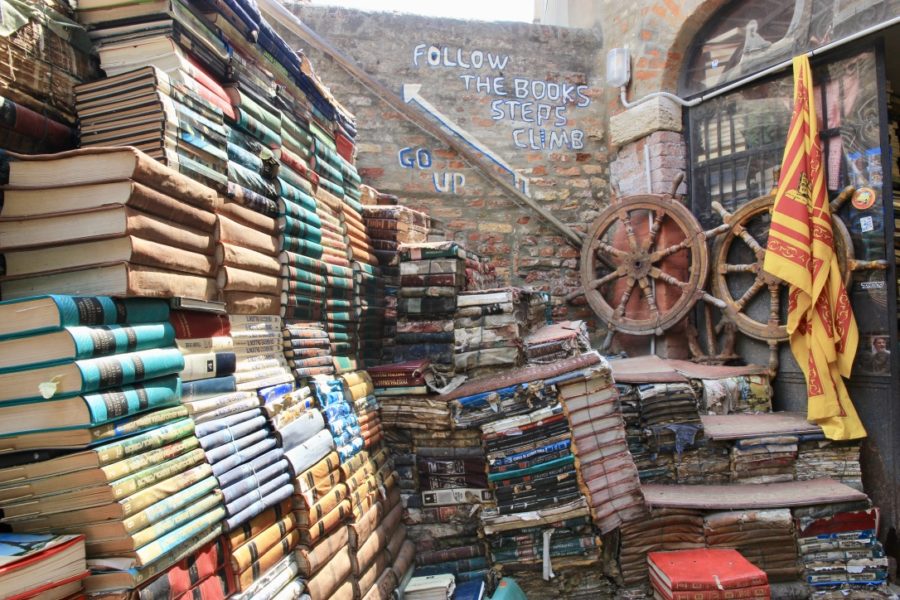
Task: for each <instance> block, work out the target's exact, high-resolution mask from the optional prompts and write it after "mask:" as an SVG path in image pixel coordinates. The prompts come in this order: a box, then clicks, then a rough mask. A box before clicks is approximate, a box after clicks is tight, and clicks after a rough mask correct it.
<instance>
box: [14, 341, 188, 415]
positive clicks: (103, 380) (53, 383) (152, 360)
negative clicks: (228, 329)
mask: <svg viewBox="0 0 900 600" xmlns="http://www.w3.org/2000/svg"><path fill="white" fill-rule="evenodd" d="M183 368H184V357H183V356H182V355H181V352H179V351H178V349H177V348H153V349H150V350H142V351H139V352H126V353H122V354H116V355H113V356H104V357H101V358H88V359H83V360H76V361H74V362H70V363H65V364H59V365H51V366H47V367H38V368H34V369H28V370H19V371H17V372H15V373H0V402H12V401H37V400H49V399H51V398H65V397H67V396H75V395H78V394H84V393H89V392H95V391H98V390H102V389H104V388H109V387H117V386H122V385H129V384H133V383H138V382H141V381H145V380H149V379H153V378H155V377H162V376H164V375H169V374H173V373H177V372H179V371H181V370H182V369H183Z"/></svg>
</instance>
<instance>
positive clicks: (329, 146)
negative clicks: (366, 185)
mask: <svg viewBox="0 0 900 600" xmlns="http://www.w3.org/2000/svg"><path fill="white" fill-rule="evenodd" d="M315 108H316V107H315V106H313V110H312V113H311V118H310V120H309V131H310V134H312V153H311V154H310V158H309V163H310V166H311V167H312V168H313V170H314V171H315V172H316V174H317V175H318V176H319V186H320V187H322V188H324V189H326V190H327V191H328V192H329V193H331V194H333V195H334V196H337V197H338V198H340V199H343V198H344V174H343V166H342V165H343V163H345V162H346V161H345V159H343V158H342V157H341V156H340V155H339V154H338V153H337V145H336V143H335V141H334V135H333V125H332V124H331V123H330V122H329V121H328V120H326V119H325V118H323V117H322V116H321V115H320V114H319V113H318V111H317V110H315ZM357 186H358V184H357Z"/></svg>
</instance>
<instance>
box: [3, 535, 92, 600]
mask: <svg viewBox="0 0 900 600" xmlns="http://www.w3.org/2000/svg"><path fill="white" fill-rule="evenodd" d="M86 576H87V565H86V563H85V547H84V537H83V536H80V535H59V536H57V535H52V534H48V535H32V534H20V533H0V590H3V597H4V598H7V599H9V598H27V597H32V596H37V597H46V596H48V595H50V594H45V595H42V592H43V591H44V590H47V589H52V588H54V587H58V586H59V585H60V584H61V583H63V582H70V581H76V580H78V579H82V578H84V577H86Z"/></svg>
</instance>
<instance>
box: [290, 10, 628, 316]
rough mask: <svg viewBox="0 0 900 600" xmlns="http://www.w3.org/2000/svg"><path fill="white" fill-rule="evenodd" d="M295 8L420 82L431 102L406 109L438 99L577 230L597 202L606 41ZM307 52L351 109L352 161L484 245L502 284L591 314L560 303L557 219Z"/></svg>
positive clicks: (602, 177) (373, 66) (373, 70)
mask: <svg viewBox="0 0 900 600" xmlns="http://www.w3.org/2000/svg"><path fill="white" fill-rule="evenodd" d="M295 10H296V12H297V14H298V15H299V16H300V18H301V19H302V20H303V21H304V22H306V23H307V24H308V25H309V26H310V27H311V28H312V29H314V30H315V31H316V32H317V33H319V34H320V35H321V36H323V37H324V38H326V39H328V40H329V41H330V42H331V43H332V44H334V45H335V46H336V47H338V48H339V49H340V50H341V51H342V52H343V53H344V54H346V55H348V56H349V57H350V58H352V59H354V60H355V61H356V62H357V63H358V64H359V65H360V66H361V67H362V68H363V69H365V70H366V71H367V72H368V73H369V74H370V75H372V76H374V77H375V78H376V79H378V80H379V81H381V82H382V83H384V84H385V85H386V86H387V87H388V88H389V89H390V90H392V91H393V92H394V93H396V94H397V95H400V96H402V92H403V86H404V84H416V85H421V88H420V89H419V92H418V95H419V97H420V98H422V99H423V100H424V101H425V103H427V104H428V105H429V107H430V108H424V107H423V106H422V105H421V104H419V103H418V102H417V101H413V102H412V103H411V104H412V106H413V108H414V109H416V110H418V111H421V112H423V113H424V112H428V111H429V110H432V111H437V112H438V113H440V115H442V116H441V118H442V119H444V120H447V121H450V122H452V123H453V126H454V127H455V128H457V129H458V130H461V131H464V132H465V134H468V135H471V136H473V137H474V138H475V139H476V140H477V141H478V142H479V143H481V144H483V145H484V146H485V147H486V148H487V149H488V150H489V151H490V152H491V153H492V154H493V155H495V156H496V157H497V158H499V159H501V160H502V161H505V162H506V163H508V164H509V165H510V166H511V167H512V168H513V169H514V170H515V171H516V172H517V173H518V174H519V175H520V176H522V177H524V178H527V179H528V187H529V190H530V195H531V197H532V198H533V199H535V200H536V201H538V202H539V203H540V204H541V205H542V206H543V207H544V208H546V209H548V210H550V211H552V213H553V214H554V215H555V216H556V217H557V218H559V219H560V220H561V221H563V222H565V223H567V224H570V225H571V226H572V227H573V228H574V229H576V230H580V231H584V230H586V228H587V226H588V225H589V224H590V222H591V220H592V219H593V218H594V217H595V216H596V214H597V211H598V210H599V209H600V208H602V207H603V206H606V205H607V204H608V202H609V194H610V186H609V161H608V158H607V156H608V148H607V140H606V136H605V131H606V121H607V107H606V103H605V101H604V100H603V84H602V81H603V79H602V78H603V72H602V68H603V67H602V64H603V60H602V58H603V56H605V54H604V53H603V51H602V46H603V44H602V40H601V39H600V38H599V37H598V34H597V33H596V32H592V31H586V30H575V29H565V28H557V27H550V26H541V25H530V24H523V23H479V22H471V21H457V20H450V19H428V18H424V17H418V16H412V15H396V14H388V13H361V12H359V11H352V10H346V9H337V8H320V7H302V8H296V9H295ZM287 37H288V39H290V36H287ZM297 45H298V46H300V47H303V46H304V45H303V44H302V43H298V44H297ZM309 54H310V57H311V60H312V63H313V65H314V67H315V68H316V70H317V72H318V73H319V75H320V77H321V79H322V80H323V81H324V82H326V84H327V85H329V86H330V88H331V90H332V91H333V93H334V94H335V96H336V97H337V98H338V99H340V101H341V102H343V103H345V104H346V105H347V106H348V108H349V109H350V110H351V111H352V112H353V113H354V114H355V115H356V117H357V122H358V125H359V137H358V142H359V145H358V157H357V165H358V167H359V170H360V174H361V175H362V178H363V180H364V181H365V182H366V183H368V184H369V185H372V186H373V187H375V188H377V189H379V190H380V191H383V192H388V193H393V194H396V195H398V196H399V197H400V198H402V199H403V202H404V203H406V204H408V205H411V206H413V207H416V208H420V209H423V210H425V211H427V212H428V213H429V214H431V215H432V216H434V217H436V218H438V219H440V220H442V221H443V222H444V223H445V225H446V227H447V230H448V232H449V233H450V235H452V236H453V237H454V238H455V239H458V240H460V241H463V242H465V243H466V246H467V247H469V248H472V249H473V250H475V251H477V252H479V253H481V254H483V255H486V256H489V257H490V258H492V259H493V260H494V262H495V263H496V264H497V266H498V269H499V270H500V271H501V272H502V273H503V274H504V276H505V277H506V278H507V279H508V281H509V282H511V283H512V284H516V285H521V284H528V285H531V286H534V287H536V288H539V289H542V290H546V291H549V292H550V293H551V295H552V297H553V300H554V303H555V304H556V305H557V307H556V309H555V312H556V315H557V316H558V317H563V316H568V317H569V318H584V317H591V316H592V315H593V313H592V312H591V311H590V309H589V308H587V307H586V305H585V304H584V303H583V302H579V301H576V304H575V305H571V304H568V305H567V304H566V303H565V302H564V297H565V296H566V294H568V293H569V292H571V291H572V290H574V289H576V288H578V287H579V286H580V280H579V275H578V256H579V250H578V249H577V248H575V247H573V246H572V245H570V244H569V243H567V241H566V239H565V238H564V237H563V236H562V235H561V234H560V232H559V231H557V230H556V229H554V228H553V227H552V226H550V225H548V224H546V223H544V222H543V221H542V219H541V218H540V216H539V215H537V214H536V213H535V212H534V211H533V210H531V209H530V208H528V207H522V206H518V205H517V204H516V203H515V202H514V199H513V198H511V197H510V195H509V194H507V193H506V192H504V191H503V190H502V189H501V188H500V187H499V186H497V185H496V184H494V183H493V182H491V181H489V180H487V179H485V178H484V177H482V176H481V175H480V174H479V172H478V171H477V170H475V169H473V168H470V167H469V166H468V165H467V164H466V163H464V162H463V161H462V160H461V159H460V157H459V156H457V154H456V153H455V152H453V151H452V150H450V149H448V148H446V147H444V146H443V145H441V144H440V143H439V142H438V141H437V140H434V139H432V138H431V137H430V136H429V135H427V134H425V133H424V132H422V131H421V130H420V129H419V128H417V127H416V126H415V125H413V124H412V123H410V122H408V121H407V120H406V119H404V118H403V117H402V116H401V115H400V114H399V113H397V112H396V111H395V110H393V109H391V108H390V107H389V106H388V105H387V104H386V103H384V102H383V101H382V100H380V99H379V98H378V97H377V96H376V95H375V94H373V93H372V92H371V91H369V90H367V89H365V88H364V87H362V86H361V85H360V84H359V83H358V82H356V81H355V80H353V79H352V78H351V77H350V76H349V75H348V74H347V73H346V72H345V71H344V70H343V69H341V68H340V67H339V66H338V65H337V64H336V63H335V62H334V61H332V60H330V59H329V58H327V57H325V56H322V55H320V54H318V53H316V52H314V51H310V52H309ZM498 172H500V173H504V171H503V170H502V169H499V168H498ZM508 176H509V179H510V181H512V176H511V175H508Z"/></svg>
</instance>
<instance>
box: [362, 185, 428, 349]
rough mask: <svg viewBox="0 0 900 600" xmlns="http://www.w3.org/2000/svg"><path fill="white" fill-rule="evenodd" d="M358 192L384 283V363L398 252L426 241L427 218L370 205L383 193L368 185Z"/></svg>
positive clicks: (391, 337) (393, 327)
mask: <svg viewBox="0 0 900 600" xmlns="http://www.w3.org/2000/svg"><path fill="white" fill-rule="evenodd" d="M362 189H363V190H364V192H365V195H364V200H365V201H366V202H367V204H365V205H364V206H363V211H362V217H363V221H364V222H365V224H366V233H368V235H369V239H370V241H371V243H372V253H373V254H374V255H375V257H376V258H377V259H378V266H379V269H380V270H381V279H382V281H384V295H383V297H384V326H383V329H382V331H383V335H382V339H381V346H382V348H381V357H382V359H383V360H384V361H386V362H393V361H394V341H395V337H396V335H397V294H398V291H399V288H400V266H399V258H398V254H399V252H398V250H399V247H400V244H401V243H418V242H424V241H426V239H427V237H428V225H427V224H428V217H427V216H426V215H425V214H424V213H420V212H417V211H414V210H412V209H409V208H406V207H404V206H378V205H374V202H378V198H379V197H380V196H383V194H379V193H378V192H377V191H376V190H374V189H372V188H369V187H368V186H363V187H362ZM370 197H371V199H370ZM395 200H396V198H395ZM368 202H373V204H369V203H368ZM417 223H422V225H418V224H417Z"/></svg>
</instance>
